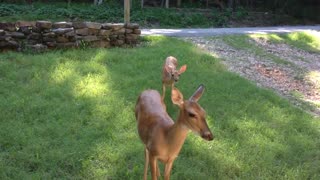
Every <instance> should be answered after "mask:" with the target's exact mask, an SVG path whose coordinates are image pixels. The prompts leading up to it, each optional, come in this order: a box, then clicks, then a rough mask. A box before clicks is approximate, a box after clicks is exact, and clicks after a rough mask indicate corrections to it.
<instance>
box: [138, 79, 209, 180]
mask: <svg viewBox="0 0 320 180" xmlns="http://www.w3.org/2000/svg"><path fill="white" fill-rule="evenodd" d="M203 92H204V86H203V85H200V86H199V87H198V89H197V90H196V91H195V92H194V94H193V95H192V96H191V97H190V98H189V99H187V100H184V99H183V95H182V93H181V92H180V91H179V90H178V89H177V88H175V87H173V88H172V90H171V100H172V102H173V104H175V105H177V106H178V107H179V116H178V118H177V120H176V121H175V122H174V121H173V120H172V119H171V117H170V116H169V115H168V113H167V111H166V109H165V108H164V107H163V106H162V101H161V96H160V93H159V92H158V91H156V90H145V91H143V92H142V93H141V94H140V96H139V98H138V100H137V103H136V106H135V117H136V120H137V129H138V134H139V136H140V139H141V141H142V142H143V144H144V154H145V164H144V175H143V179H144V180H146V179H147V171H148V167H149V166H148V165H150V169H151V176H152V180H156V179H157V178H158V177H159V176H160V169H159V166H158V160H159V161H161V162H162V163H164V164H165V168H164V179H165V180H169V179H170V172H171V168H172V165H173V162H174V160H175V159H176V158H177V156H178V155H179V152H180V150H181V148H182V145H183V144H184V141H185V139H186V138H187V134H188V132H189V131H190V130H191V131H193V132H195V133H196V134H198V135H200V136H201V137H202V138H203V139H204V140H207V141H212V140H213V134H212V133H211V130H210V129H209V127H208V124H207V121H206V118H205V117H206V112H205V110H204V109H203V108H202V107H201V106H200V105H199V104H198V100H199V99H200V97H201V96H202V94H203Z"/></svg>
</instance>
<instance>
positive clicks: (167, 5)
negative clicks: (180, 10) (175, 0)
mask: <svg viewBox="0 0 320 180" xmlns="http://www.w3.org/2000/svg"><path fill="white" fill-rule="evenodd" d="M166 8H169V0H166Z"/></svg>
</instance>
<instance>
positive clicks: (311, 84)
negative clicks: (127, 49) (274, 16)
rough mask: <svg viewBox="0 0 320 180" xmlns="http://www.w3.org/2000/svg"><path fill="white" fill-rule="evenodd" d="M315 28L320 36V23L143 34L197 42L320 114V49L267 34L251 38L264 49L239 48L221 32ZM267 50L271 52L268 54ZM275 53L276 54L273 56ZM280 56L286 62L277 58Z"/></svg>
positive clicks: (238, 69) (239, 71)
mask: <svg viewBox="0 0 320 180" xmlns="http://www.w3.org/2000/svg"><path fill="white" fill-rule="evenodd" d="M306 30H308V31H312V32H313V33H316V34H317V36H318V35H319V37H320V25H315V26H283V27H253V28H209V29H142V32H141V33H142V35H143V36H144V35H165V36H173V37H179V38H182V39H184V40H186V41H189V42H192V43H194V44H195V45H196V46H198V47H199V48H201V49H204V50H205V51H207V52H208V53H210V54H211V55H213V56H215V57H217V58H219V59H221V60H222V63H224V64H225V65H226V67H227V68H228V69H229V70H230V71H232V72H234V73H237V74H239V75H240V76H242V77H244V78H246V79H249V80H250V81H252V82H254V83H256V84H257V85H258V86H260V87H264V88H269V89H272V90H273V91H275V92H276V93H278V94H279V95H280V96H283V97H285V98H287V99H288V100H290V101H291V102H292V103H293V104H295V105H296V106H298V107H300V108H302V109H304V110H306V111H307V112H310V113H311V114H313V115H315V116H320V53H310V52H307V51H304V50H301V49H298V48H294V47H292V46H289V45H287V44H275V43H271V42H269V41H268V40H266V39H264V38H251V39H250V40H249V42H250V43H252V44H254V45H255V46H256V47H258V48H259V49H262V51H263V53H262V54H259V53H255V52H254V51H250V49H240V50H239V49H235V48H233V47H231V46H229V45H228V44H226V43H225V42H224V41H223V39H222V38H221V36H220V35H230V34H268V33H290V32H299V31H306ZM266 54H267V55H266ZM270 56H271V57H273V58H270ZM275 58H277V59H280V60H281V61H283V62H285V63H279V62H276V61H275V60H274V59H275Z"/></svg>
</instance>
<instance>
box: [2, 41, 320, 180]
mask: <svg viewBox="0 0 320 180" xmlns="http://www.w3.org/2000/svg"><path fill="white" fill-rule="evenodd" d="M168 55H172V56H175V57H177V58H178V59H179V63H180V64H187V65H188V70H187V72H186V73H184V74H183V76H181V79H180V81H179V82H178V83H177V87H178V88H179V89H180V90H181V91H182V92H183V94H184V96H185V97H186V98H188V97H189V96H190V95H191V94H192V93H193V91H194V90H195V89H196V88H197V87H198V85H199V84H202V83H203V84H205V85H206V91H205V94H204V95H203V97H202V98H201V100H200V101H199V103H200V104H201V105H202V107H203V108H204V109H205V110H206V111H207V121H208V124H209V126H210V128H211V130H212V131H213V133H214V135H215V139H214V141H212V142H206V141H203V140H202V139H201V138H200V137H198V136H196V135H195V134H191V133H190V134H189V136H188V138H187V141H186V142H185V145H184V146H183V148H182V151H181V153H180V155H179V157H178V158H177V160H176V161H175V163H174V166H173V172H172V179H319V178H320V177H319V176H320V173H319V172H320V166H319V164H320V150H319V147H320V139H319V136H320V132H319V129H320V121H319V120H320V119H319V118H313V117H311V116H310V115H308V114H306V113H304V112H303V111H301V110H299V109H297V108H295V107H293V106H292V105H291V104H290V103H289V102H288V101H286V100H283V99H282V98H280V97H279V96H277V95H275V94H274V93H272V92H270V91H268V90H264V89H261V88H258V87H256V86H255V85H253V84H252V83H250V82H249V81H247V80H245V79H243V78H241V77H239V76H237V75H235V74H233V73H230V72H228V71H226V69H225V68H224V66H223V65H221V63H220V62H219V60H218V59H215V58H213V57H212V56H210V55H208V54H205V53H203V52H202V51H201V50H199V49H197V48H196V47H195V46H193V45H191V44H189V43H186V42H183V41H180V40H178V39H173V38H166V37H161V36H160V37H145V38H144V39H143V44H142V45H141V47H138V48H132V49H119V48H114V49H85V50H82V49H73V50H66V51H51V52H47V53H44V54H37V55H32V54H23V53H16V52H8V53H2V54H0V94H1V96H0V112H1V113H0V129H1V131H0V179H141V178H142V176H143V166H144V159H143V158H144V153H143V145H142V143H141V141H140V140H139V137H138V134H137V129H136V122H135V117H134V111H133V109H134V106H135V103H136V99H137V97H138V95H139V94H140V92H141V91H143V90H145V89H149V88H152V89H157V90H160V89H161V81H160V78H161V75H160V74H161V66H162V63H163V62H164V59H165V58H166V57H167V56H168ZM165 102H166V103H167V106H168V110H169V114H171V115H172V116H173V117H176V116H177V107H175V106H173V105H172V103H171V102H170V97H169V96H166V100H165ZM161 168H162V169H163V166H161ZM162 174H163V173H162Z"/></svg>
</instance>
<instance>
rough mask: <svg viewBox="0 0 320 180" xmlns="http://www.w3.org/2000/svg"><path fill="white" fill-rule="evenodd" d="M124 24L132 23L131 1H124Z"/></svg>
mask: <svg viewBox="0 0 320 180" xmlns="http://www.w3.org/2000/svg"><path fill="white" fill-rule="evenodd" d="M124 23H130V0H124Z"/></svg>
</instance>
